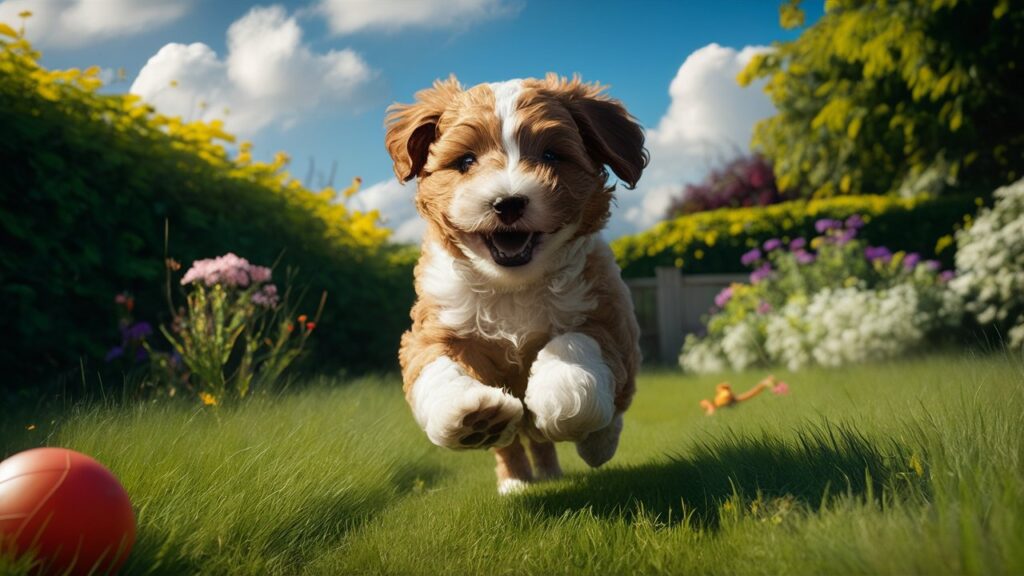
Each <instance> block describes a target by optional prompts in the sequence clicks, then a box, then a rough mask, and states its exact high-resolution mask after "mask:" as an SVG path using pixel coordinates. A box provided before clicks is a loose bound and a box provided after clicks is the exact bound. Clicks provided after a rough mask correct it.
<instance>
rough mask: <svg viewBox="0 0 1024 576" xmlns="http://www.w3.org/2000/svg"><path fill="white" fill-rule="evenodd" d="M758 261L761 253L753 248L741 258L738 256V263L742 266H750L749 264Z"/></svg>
mask: <svg viewBox="0 0 1024 576" xmlns="http://www.w3.org/2000/svg"><path fill="white" fill-rule="evenodd" d="M760 259H761V251H760V250H758V249H757V248H754V249H753V250H751V251H750V252H747V253H746V254H744V255H743V256H740V263H741V264H743V265H744V266H750V265H751V264H753V263H754V262H757V261H758V260H760Z"/></svg>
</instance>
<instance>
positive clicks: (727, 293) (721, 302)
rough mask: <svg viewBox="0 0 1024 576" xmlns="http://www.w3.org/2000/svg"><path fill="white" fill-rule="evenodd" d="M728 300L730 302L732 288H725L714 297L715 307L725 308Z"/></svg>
mask: <svg viewBox="0 0 1024 576" xmlns="http://www.w3.org/2000/svg"><path fill="white" fill-rule="evenodd" d="M729 300H732V286H726V287H725V288H723V289H722V291H721V292H719V293H718V295H717V296H715V306H718V307H719V308H725V305H726V304H728V303H729Z"/></svg>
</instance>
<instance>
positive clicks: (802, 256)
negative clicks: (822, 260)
mask: <svg viewBox="0 0 1024 576" xmlns="http://www.w3.org/2000/svg"><path fill="white" fill-rule="evenodd" d="M793 256H795V257H796V261H797V263H798V264H810V263H811V262H814V259H815V258H814V254H811V253H810V252H808V251H807V250H797V251H796V252H794V253H793Z"/></svg>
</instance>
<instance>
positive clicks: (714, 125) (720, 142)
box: [606, 44, 775, 238]
mask: <svg viewBox="0 0 1024 576" xmlns="http://www.w3.org/2000/svg"><path fill="white" fill-rule="evenodd" d="M765 50H767V48H765V47H761V46H748V47H746V48H743V49H742V50H739V51H737V50H735V49H733V48H727V47H723V46H719V45H718V44H709V45H707V46H705V47H703V48H700V49H699V50H696V51H695V52H693V53H692V54H690V56H689V57H687V58H686V60H685V61H684V62H683V64H682V66H680V67H679V71H678V72H677V73H676V76H675V78H674V79H673V80H672V83H671V84H670V85H669V95H670V96H671V98H672V100H671V103H670V105H669V108H668V110H667V111H666V112H665V114H664V115H663V116H662V117H661V120H660V121H659V122H658V125H657V126H656V127H655V128H653V129H651V130H648V132H647V148H648V150H649V151H650V153H651V163H650V165H649V166H648V168H647V170H646V171H645V172H644V175H643V177H642V178H641V180H640V184H639V185H638V186H637V188H636V189H635V190H625V189H624V188H622V187H620V188H619V189H618V191H617V196H618V208H617V209H616V210H614V211H613V212H612V220H611V222H609V226H608V231H607V232H606V234H607V235H608V237H609V238H615V237H618V236H621V235H623V234H628V233H632V232H636V231H639V230H642V229H644V228H647V227H649V226H651V225H652V224H654V223H656V222H658V221H659V220H661V219H662V217H663V216H664V214H665V210H666V209H667V208H668V205H669V202H670V200H671V199H672V197H673V196H675V195H677V194H679V193H680V192H681V191H682V189H683V185H684V184H686V183H689V182H696V181H699V180H702V179H703V178H704V176H705V175H706V174H707V172H708V170H709V169H710V168H712V167H714V166H715V165H716V164H718V163H720V162H722V161H724V160H728V159H730V158H731V157H732V156H734V155H735V154H736V153H737V152H739V151H746V150H747V149H748V147H749V143H750V136H751V133H752V131H753V127H754V124H755V123H756V122H757V121H758V120H761V119H762V118H766V117H768V116H770V115H772V114H773V113H774V111H775V108H774V106H773V105H772V103H771V100H770V99H769V98H768V96H767V95H766V94H765V93H764V91H763V90H762V89H761V88H762V86H763V84H754V85H751V86H748V87H746V88H744V87H741V86H739V85H738V84H737V83H736V75H737V74H738V73H739V72H740V70H742V69H743V67H744V66H745V65H746V64H747V62H749V61H750V59H751V58H752V57H753V56H754V55H755V54H757V53H759V52H763V51H765Z"/></svg>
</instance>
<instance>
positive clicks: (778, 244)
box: [764, 238, 782, 252]
mask: <svg viewBox="0 0 1024 576" xmlns="http://www.w3.org/2000/svg"><path fill="white" fill-rule="evenodd" d="M779 248H782V240H779V239H778V238H769V239H768V240H765V241H764V251H765V252H771V251H773V250H778V249H779Z"/></svg>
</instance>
